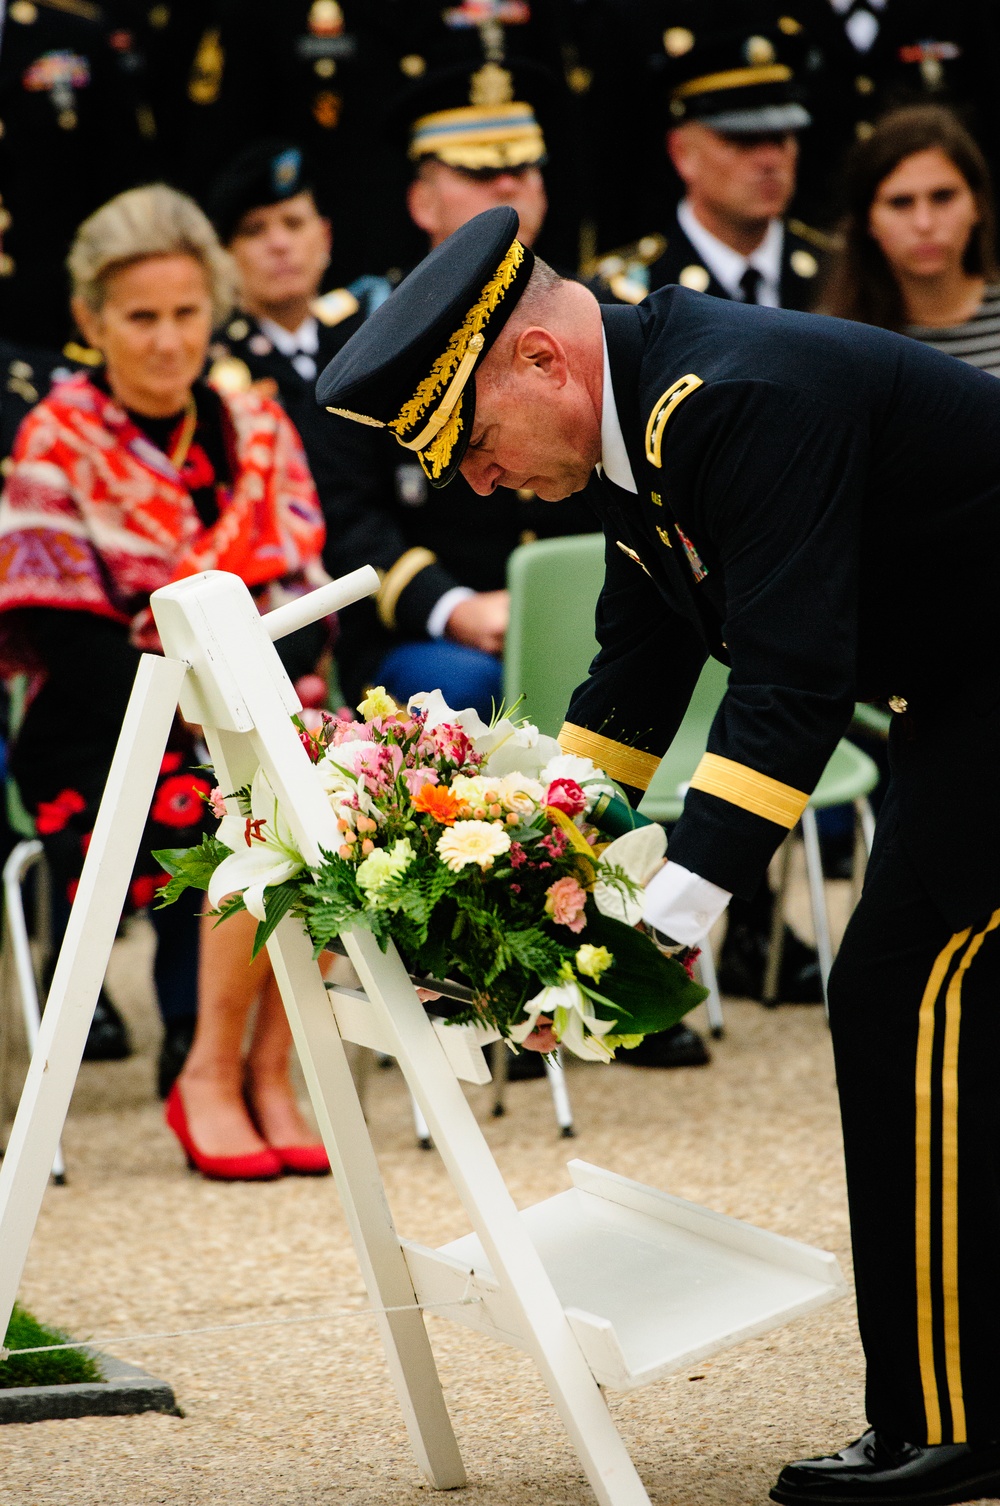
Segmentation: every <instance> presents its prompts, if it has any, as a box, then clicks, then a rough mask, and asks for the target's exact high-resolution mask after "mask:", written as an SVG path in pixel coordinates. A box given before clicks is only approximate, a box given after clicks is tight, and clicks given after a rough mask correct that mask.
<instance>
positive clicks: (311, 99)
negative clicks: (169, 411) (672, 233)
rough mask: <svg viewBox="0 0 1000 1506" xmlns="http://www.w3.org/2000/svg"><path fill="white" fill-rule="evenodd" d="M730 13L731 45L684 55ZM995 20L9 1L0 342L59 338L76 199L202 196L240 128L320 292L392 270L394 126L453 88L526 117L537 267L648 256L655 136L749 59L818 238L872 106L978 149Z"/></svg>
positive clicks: (929, 6) (759, 10)
mask: <svg viewBox="0 0 1000 1506" xmlns="http://www.w3.org/2000/svg"><path fill="white" fill-rule="evenodd" d="M734 11H735V12H737V13H738V12H742V13H743V24H742V25H741V24H740V21H739V19H737V20H736V22H735V33H734V34H738V33H740V32H741V31H742V36H743V43H742V45H741V46H736V45H735V44H734V45H733V46H732V47H731V49H730V50H731V54H732V55H731V56H723V55H722V54H721V52H720V54H719V56H718V57H717V58H716V57H709V56H707V55H705V54H703V51H702V41H703V38H704V37H705V35H706V33H707V32H711V30H712V28H713V26H714V25H715V22H716V17H717V14H718V13H726V15H727V17H728V18H729V20H730V22H731V18H732V15H733V13H734ZM730 29H731V30H732V29H733V27H732V25H730ZM998 31H1000V6H998V5H997V4H996V0H951V3H950V4H947V5H946V4H944V3H943V0H787V4H785V3H784V0H773V3H772V4H770V5H769V6H761V5H760V4H757V3H745V4H742V5H740V4H736V5H735V6H734V4H733V3H732V0H452V3H447V0H105V3H103V4H97V3H95V0H8V4H7V7H6V17H5V20H4V24H3V35H2V45H0V193H2V196H3V197H2V206H0V226H2V234H3V253H2V260H0V334H2V335H3V336H4V337H6V338H8V339H16V340H21V341H25V342H28V343H31V344H34V345H38V346H48V347H52V346H59V345H61V344H62V342H63V341H64V340H65V339H66V338H67V336H68V334H69V333H70V331H68V329H67V327H66V325H67V315H66V312H65V310H66V299H65V296H64V293H65V278H64V273H63V269H62V262H63V258H64V256H65V253H66V250H67V249H68V245H69V242H70V239H71V237H72V234H73V232H74V231H75V229H76V227H77V226H78V225H79V223H80V222H81V220H82V219H83V218H84V217H85V215H86V214H87V213H88V212H89V211H91V210H92V209H94V208H95V207H96V206H97V205H99V204H100V203H102V202H103V201H104V200H105V199H107V198H109V197H110V196H111V195H112V194H113V193H115V192H117V191H118V190H120V189H122V188H126V187H129V186H131V185H133V184H136V183H139V182H147V181H151V180H154V179H163V180H165V181H167V182H169V183H171V184H173V185H175V186H176V187H178V188H181V189H183V190H185V191H186V192H189V193H191V194H192V195H193V196H194V197H195V198H197V199H199V200H204V196H205V194H206V192H207V190H208V188H209V185H210V184H211V182H212V180H213V178H214V177H215V176H216V175H217V174H218V173H219V171H220V170H222V169H223V168H224V167H225V165H226V164H227V163H228V162H229V161H231V159H232V158H233V157H234V156H235V155H236V154H237V153H238V152H239V151H240V150H241V149H243V148H245V147H246V146H247V145H248V144H249V143H252V142H253V141H254V140H257V139H262V138H282V139H286V140H290V141H294V142H296V143H298V145H299V146H300V147H301V148H302V149H303V152H304V154H305V156H306V158H307V159H308V160H309V161H310V162H311V163H312V164H313V168H312V170H313V175H314V187H315V194H316V198H317V202H318V204H319V207H320V209H321V211H322V212H323V213H324V214H327V215H329V216H330V218H331V220H332V222H333V226H334V241H333V253H332V258H331V262H330V265H329V268H328V269H327V273H326V286H327V287H334V286H337V285H342V284H347V283H350V282H352V281H353V280H354V279H356V278H358V277H359V276H363V275H366V274H384V273H387V272H391V271H392V270H393V269H397V270H398V269H402V268H405V267H407V266H408V265H410V264H412V263H413V262H414V261H415V260H416V259H417V258H418V257H419V256H420V255H421V254H422V253H423V251H424V249H425V247H426V242H425V240H424V239H423V238H422V237H421V236H420V234H419V232H418V230H417V229H416V227H415V226H414V224H413V223H412V221H411V219H410V217H409V215H408V213H407V209H406V187H407V182H408V179H409V176H410V174H411V170H412V162H411V161H408V159H407V130H408V127H409V126H410V125H411V124H412V120H413V118H414V117H415V115H423V114H426V113H427V111H428V108H430V109H434V108H444V107H446V106H448V105H457V104H460V103H461V102H462V101H461V99H460V98H459V97H458V96H459V94H460V93H461V92H462V90H463V89H464V93H465V96H466V98H467V99H468V101H469V103H470V104H473V105H478V104H496V103H501V102H503V101H504V99H505V98H510V97H511V95H510V93H509V85H510V80H511V79H513V82H514V92H513V97H514V98H516V99H517V100H524V99H526V100H527V101H528V102H529V103H530V105H531V106H532V107H533V109H534V112H535V115H536V117H537V121H538V123H539V125H540V127H541V131H542V133H543V135H544V141H545V149H546V169H545V175H546V188H547V192H548V200H549V205H548V215H547V218H546V221H545V225H544V229H543V230H542V232H541V234H540V235H539V239H538V249H539V250H540V252H541V253H542V254H543V255H544V256H546V258H547V259H548V260H549V261H550V262H552V263H554V264H555V265H556V266H558V267H560V268H564V269H571V268H575V267H587V266H590V265H592V264H593V263H594V260H595V258H596V257H597V256H598V255H600V254H602V253H608V252H611V251H613V250H615V249H617V248H620V247H624V246H627V245H629V244H631V243H635V244H636V245H638V246H639V247H641V248H642V249H643V250H645V251H647V252H649V253H651V254H652V253H654V252H655V251H656V250H657V248H658V247H659V246H660V243H659V242H658V241H656V240H655V237H657V236H661V237H662V236H664V234H665V233H667V225H668V222H669V220H670V218H671V215H672V209H673V205H674V204H675V203H676V201H677V200H678V198H679V197H680V195H681V187H680V184H679V181H678V178H677V175H676V172H675V170H674V167H673V166H672V164H671V162H670V160H669V157H668V154H667V152H666V151H665V149H664V138H665V133H666V131H667V130H668V129H669V127H670V126H672V125H677V124H678V123H680V122H682V121H683V120H684V118H685V115H686V110H687V108H688V107H689V108H690V109H691V110H696V107H697V104H698V100H699V98H700V96H699V95H697V94H691V95H685V93H684V90H685V80H687V81H688V82H690V80H691V78H692V76H700V77H705V76H710V75H711V74H713V73H716V72H721V73H727V74H732V73H734V72H736V71H738V70H739V69H740V67H741V66H747V67H757V68H759V67H761V66H766V65H767V62H768V60H770V61H771V62H772V65H773V66H774V67H776V68H778V69H788V70H789V71H790V74H791V83H790V87H789V89H788V90H787V92H788V93H789V94H794V96H795V97H796V98H797V99H799V100H800V101H801V104H802V106H803V107H804V110H805V112H806V113H807V116H808V118H809V120H810V122H811V123H810V124H809V125H808V127H805V128H803V129H802V130H801V132H800V133H799V140H800V156H799V162H798V175H797V185H796V192H795V197H794V200H793V203H792V206H791V213H792V214H793V215H794V216H795V217H796V218H797V219H800V220H801V221H803V222H804V223H805V224H807V225H808V226H810V227H813V229H814V230H815V231H819V232H823V231H826V230H828V229H829V227H830V226H831V225H832V224H833V223H834V221H835V219H836V214H837V203H836V193H835V180H836V172H837V167H838V164H839V162H840V159H841V157H842V155H843V153H844V150H845V148H846V147H847V146H848V145H849V144H850V143H851V141H852V140H854V139H855V137H856V135H857V134H858V133H859V132H863V131H865V130H866V129H869V128H870V123H871V122H872V121H873V120H874V119H875V118H876V116H877V115H878V113H880V112H881V111H882V110H883V109H885V108H886V106H888V105H890V104H895V103H899V102H901V101H904V100H915V99H934V100H941V101H945V102H949V103H954V104H956V105H957V106H959V107H960V109H961V110H962V111H963V113H964V114H965V116H966V119H967V122H968V123H969V124H970V125H971V127H972V129H973V132H974V134H975V135H976V136H977V138H978V140H979V142H980V144H981V145H982V146H983V148H984V150H985V152H986V155H987V158H988V159H989V160H990V161H991V163H995V162H996V160H997V158H998V155H1000V138H998V131H1000V116H998V113H997V111H996V109H995V108H994V109H990V108H989V103H990V101H991V99H992V98H993V95H994V92H995V89H996V82H995V78H994V75H995V73H996V72H997V70H998V68H1000V45H998V44H1000V37H998ZM463 65H465V68H466V72H465V78H464V79H463V80H462V82H461V85H460V86H459V87H458V88H457V89H456V83H455V77H454V73H455V70H461V69H462V67H463ZM435 92H436V93H437V94H438V95H439V96H440V103H435V102H432V103H431V104H430V105H429V106H428V100H430V99H431V97H432V96H433V95H434V94H435ZM451 95H454V96H455V97H454V99H452V98H451V97H450V96H451ZM668 238H669V234H668ZM820 244H821V242H820ZM646 259H647V260H648V259H650V257H649V256H647V257H646ZM652 259H655V255H654V256H653V257H652ZM805 265H808V264H807V263H805Z"/></svg>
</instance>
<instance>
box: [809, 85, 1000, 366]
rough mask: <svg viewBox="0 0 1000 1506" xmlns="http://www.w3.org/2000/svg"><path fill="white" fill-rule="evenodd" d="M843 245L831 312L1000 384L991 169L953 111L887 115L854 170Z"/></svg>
mask: <svg viewBox="0 0 1000 1506" xmlns="http://www.w3.org/2000/svg"><path fill="white" fill-rule="evenodd" d="M845 190H846V193H845V197H846V203H847V212H846V214H845V217H844V220H843V222H842V225H841V236H842V246H841V250H840V253H839V255H838V256H837V257H836V259H835V261H834V263H833V265H832V267H831V270H830V273H829V276H828V280H827V284H826V288H825V290H824V296H823V298H822V301H821V308H822V310H823V312H824V313H828V314H836V315H839V316H840V317H841V318H844V319H856V320H859V321H861V322H862V323H865V324H876V325H880V326H881V327H882V328H884V329H895V330H900V331H902V333H904V334H907V335H911V336H912V337H913V338H914V339H918V340H921V341H923V342H924V343H926V344H929V345H934V346H936V347H937V348H938V349H940V350H944V351H946V352H947V353H948V354H950V355H954V356H957V357H958V358H959V359H961V360H964V361H968V362H970V363H971V364H972V365H975V366H980V367H982V368H983V369H985V370H987V371H990V372H992V373H993V374H994V375H998V376H1000V286H998V283H1000V273H998V269H997V262H996V251H995V216H994V208H993V195H992V189H991V184H990V177H989V170H988V168H987V166H986V162H985V159H984V157H983V154H982V152H981V151H980V149H979V147H978V146H977V145H976V143H975V141H974V140H973V138H972V136H971V135H970V134H969V132H968V131H967V130H966V129H965V127H964V126H963V125H962V123H961V122H960V121H959V120H958V119H957V117H956V116H955V115H954V114H952V112H951V111H949V110H947V109H945V108H944V107H942V106H939V105H914V106H911V107H909V108H907V109H903V110H897V111H894V112H893V113H892V114H890V115H886V116H884V117H883V119H882V120H881V121H879V122H878V124H877V125H876V127H875V130H874V132H873V133H872V135H871V136H870V137H869V138H868V140H867V141H863V142H859V143H858V144H857V146H856V147H855V148H854V150H853V151H852V153H851V155H850V157H849V158H848V162H847V170H846V181H845Z"/></svg>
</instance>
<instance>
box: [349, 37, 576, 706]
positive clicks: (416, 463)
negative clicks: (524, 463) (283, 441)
mask: <svg viewBox="0 0 1000 1506" xmlns="http://www.w3.org/2000/svg"><path fill="white" fill-rule="evenodd" d="M467 9H470V13H471V8H468V7H467ZM518 31H519V28H517V27H515V26H513V25H512V26H511V27H509V28H506V29H504V28H500V27H499V26H495V27H493V28H492V29H491V28H488V27H482V28H480V27H478V26H472V25H467V26H464V27H457V26H451V27H448V26H443V25H442V23H441V21H440V19H439V18H438V19H436V20H435V23H434V25H433V26H432V27H429V28H427V29H424V30H420V29H418V28H417V27H416V26H415V25H414V26H413V27H412V28H411V30H410V31H409V32H408V34H407V35H405V36H404V37H402V38H401V39H400V45H405V46H407V48H409V49H410V50H409V51H407V52H406V53H405V54H404V60H407V66H408V69H409V72H410V74H411V75H412V76H410V77H408V78H407V79H406V80H405V82H404V84H403V86H402V89H401V92H400V94H399V96H398V98H397V100H396V101H395V102H394V104H393V106H392V111H391V116H392V127H393V129H394V131H395V133H396V139H397V143H398V151H399V154H400V157H401V158H404V157H405V159H406V160H407V161H408V163H409V167H410V173H411V181H410V185H409V188H408V191H407V195H406V202H407V206H408V209H409V213H410V217H411V219H412V221H413V224H414V226H415V227H416V229H417V230H418V231H419V232H420V233H421V239H422V240H423V242H424V244H425V245H426V244H428V243H429V244H430V245H431V246H432V247H433V246H436V245H439V244H440V243H441V242H442V241H444V240H446V239H447V237H448V236H449V235H450V234H451V232H452V231H453V230H455V229H457V228H458V227H459V226H460V225H462V224H464V223H466V222H467V221H468V220H470V219H472V218H473V217H474V216H475V215H476V214H477V213H478V212H479V211H481V210H483V209H486V208H489V207H491V206H494V205H497V204H501V205H507V206H509V207H510V211H511V213H512V214H514V217H515V219H516V220H517V222H518V225H519V234H520V235H521V237H522V240H523V244H525V245H533V244H534V243H535V241H536V239H537V238H538V237H539V236H540V235H541V234H542V232H543V226H544V224H545V220H546V212H547V193H546V178H545V168H546V164H547V154H548V142H547V138H546V136H545V133H544V131H543V128H542V123H541V118H540V117H541V116H542V115H543V114H544V111H543V110H539V109H536V100H539V99H542V100H547V99H548V97H549V95H550V93H551V92H552V91H553V90H554V89H555V88H556V84H555V82H554V81H553V79H552V78H551V76H549V75H548V74H546V73H545V71H544V70H543V69H542V68H541V67H540V66H539V65H538V64H537V63H536V62H535V61H534V60H532V59H529V60H527V61H525V60H523V59H520V58H517V57H513V56H510V55H509V54H508V51H507V47H508V45H509V33H514V32H518ZM417 48H419V49H420V50H419V51H417V50H415V49H417ZM417 58H419V59H420V62H421V64H422V67H418V66H417V64H416V62H415V59H417ZM403 71H404V70H402V69H401V73H402V72H403ZM326 422H327V429H328V436H327V450H328V459H327V466H328V468H329V469H330V470H331V471H332V472H335V473H336V476H337V480H336V483H335V485H334V487H333V496H334V508H335V515H334V513H330V514H328V519H329V542H328V549H329V552H330V567H331V569H332V568H333V566H334V563H336V566H337V569H338V570H346V569H352V568H354V566H356V565H363V564H369V563H370V564H374V565H375V566H376V567H377V568H378V569H379V570H380V571H381V573H382V586H381V590H380V592H379V594H378V597H377V600H376V601H375V602H374V603H372V602H361V603H358V604H357V605H356V606H354V607H350V608H348V609H347V610H346V611H345V612H344V613H343V614H342V618H341V627H342V636H341V641H340V645H339V649H338V658H339V662H340V669H341V676H342V683H343V686H344V689H345V691H346V693H347V695H348V697H349V699H351V700H354V699H356V696H357V694H359V693H360V692H361V690H362V689H363V687H364V686H365V685H366V684H372V683H379V682H381V683H384V684H385V685H386V686H387V687H388V688H389V690H390V691H391V692H392V693H393V694H394V695H395V696H397V698H398V699H400V700H403V701H405V700H406V699H407V698H408V697H409V696H410V695H412V694H414V693H416V692H417V691H418V690H424V689H426V688H427V687H428V686H429V685H433V686H440V688H442V689H443V690H444V691H445V693H446V695H447V696H448V698H449V700H450V703H451V704H452V705H463V706H464V705H475V706H476V707H477V709H479V711H480V714H481V715H485V716H489V714H490V709H491V706H492V704H493V702H494V701H495V702H496V703H497V704H499V701H500V698H501V673H502V670H501V657H500V656H501V654H502V651H503V643H504V636H505V633H506V629H507V619H508V611H509V606H508V599H507V592H506V566H507V559H508V557H509V555H510V554H511V552H512V550H513V549H515V548H516V547H517V545H518V544H519V543H522V542H525V541H527V540H528V539H531V538H534V537H537V536H538V535H539V534H542V533H546V534H550V535H551V534H558V533H572V532H579V531H585V530H592V529H593V528H594V527H595V526H596V523H595V519H594V517H593V515H592V514H591V513H590V511H589V509H588V508H587V507H586V506H585V505H584V504H581V503H578V502H575V501H574V502H569V503H566V504H565V505H563V506H560V507H559V508H557V509H551V508H548V507H546V506H543V505H541V504H539V503H538V501H537V499H536V498H535V496H534V494H533V492H532V491H531V489H530V487H527V486H525V487H522V488H520V489H519V490H518V489H510V488H506V487H505V488H501V489H499V490H498V491H497V492H496V493H495V495H494V496H493V497H491V498H490V499H489V501H488V502H487V503H483V502H482V501H481V500H479V499H478V498H475V497H473V496H472V494H471V493H470V491H469V489H468V487H467V486H466V484H465V482H463V481H461V480H459V481H457V482H456V484H455V486H454V487H451V488H449V489H448V490H447V491H445V492H441V491H438V490H437V489H436V488H435V486H434V484H433V482H434V477H433V474H432V471H431V470H429V469H428V467H427V466H426V465H424V464H423V463H422V462H421V460H420V458H419V457H418V455H417V454H415V453H413V454H401V453H394V452H393V450H392V449H391V448H389V447H387V446H386V445H385V444H384V443H383V442H382V440H381V437H380V436H378V435H376V434H375V433H374V432H373V431H372V430H371V428H366V427H359V426H358V425H356V424H351V423H337V424H335V425H333V426H332V427H331V425H330V421H329V419H327V420H326Z"/></svg>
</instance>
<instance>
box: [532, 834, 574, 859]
mask: <svg viewBox="0 0 1000 1506" xmlns="http://www.w3.org/2000/svg"><path fill="white" fill-rule="evenodd" d="M539 846H540V847H544V848H545V851H546V852H547V853H548V854H549V856H550V857H553V858H561V857H562V855H563V853H564V852H565V851H566V849H567V847H568V846H569V837H567V835H566V833H565V832H564V831H560V829H559V827H558V826H553V828H552V830H551V831H550V832H549V834H548V836H547V837H543V838H542V840H541V842H540V843H539Z"/></svg>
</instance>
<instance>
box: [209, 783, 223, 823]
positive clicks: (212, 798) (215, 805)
mask: <svg viewBox="0 0 1000 1506" xmlns="http://www.w3.org/2000/svg"><path fill="white" fill-rule="evenodd" d="M208 803H209V805H210V806H211V808H212V815H213V816H214V817H215V818H216V820H217V821H221V820H222V818H223V816H224V815H225V814H226V800H225V796H224V795H223V793H222V791H221V790H220V789H219V786H218V785H216V786H215V789H214V790H213V791H212V793H211V794H210V795H209V797H208Z"/></svg>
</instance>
